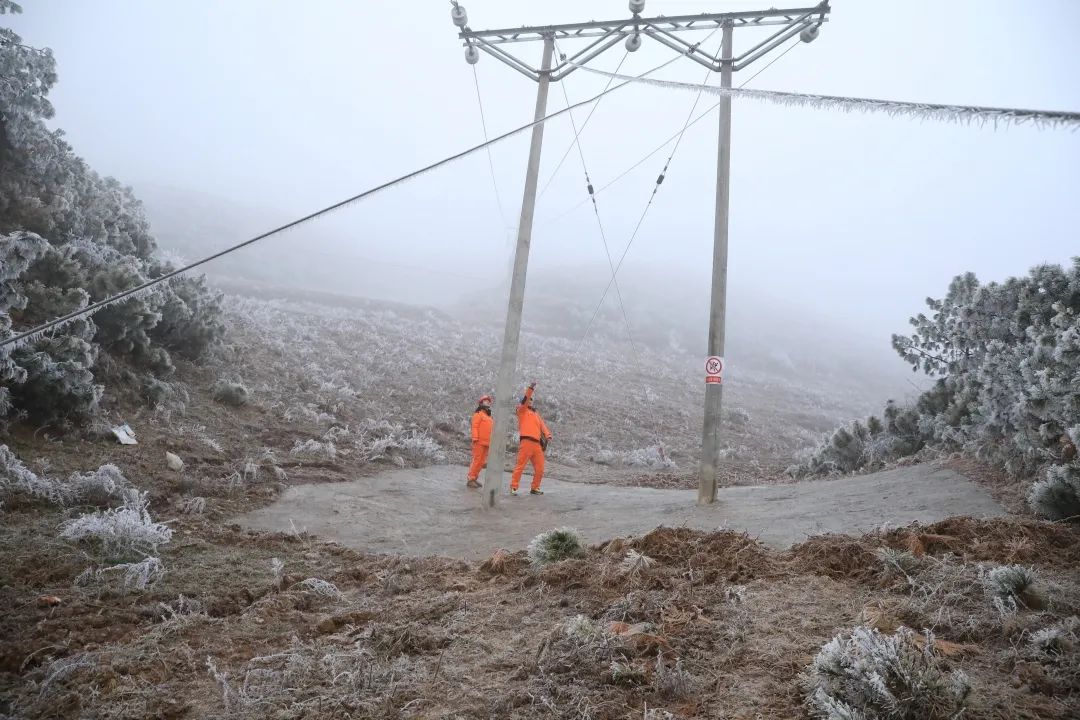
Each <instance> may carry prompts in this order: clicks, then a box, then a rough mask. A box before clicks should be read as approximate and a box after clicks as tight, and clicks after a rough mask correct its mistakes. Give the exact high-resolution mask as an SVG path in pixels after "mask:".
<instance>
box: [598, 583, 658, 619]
mask: <svg viewBox="0 0 1080 720" xmlns="http://www.w3.org/2000/svg"><path fill="white" fill-rule="evenodd" d="M667 599H668V593H666V592H664V591H658V590H634V591H631V592H629V593H627V594H626V595H624V596H623V597H621V598H619V599H618V600H616V601H615V602H613V603H612V604H611V605H610V606H608V608H607V610H605V611H604V618H605V619H607V620H611V621H616V622H624V623H642V622H647V623H659V622H660V615H661V612H662V611H663V609H664V604H665V602H666V601H667Z"/></svg>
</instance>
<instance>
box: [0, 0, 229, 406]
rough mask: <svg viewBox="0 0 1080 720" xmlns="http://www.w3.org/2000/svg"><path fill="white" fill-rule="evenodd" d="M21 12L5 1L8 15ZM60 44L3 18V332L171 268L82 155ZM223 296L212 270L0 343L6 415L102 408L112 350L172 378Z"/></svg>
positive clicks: (0, 398)
mask: <svg viewBox="0 0 1080 720" xmlns="http://www.w3.org/2000/svg"><path fill="white" fill-rule="evenodd" d="M17 12H21V8H20V7H19V6H18V5H16V4H15V3H13V2H11V1H10V0H0V17H2V16H3V15H6V14H9V13H17ZM56 79H57V76H56V64H55V60H54V58H53V55H52V52H51V51H50V50H48V49H37V48H33V47H30V46H29V45H27V44H26V43H24V42H23V40H22V38H21V37H19V36H18V35H17V34H15V33H14V32H13V31H12V30H11V29H9V28H3V27H0V338H6V337H11V336H12V334H14V333H17V332H19V331H22V330H27V329H29V328H31V327H34V326H35V325H37V324H40V323H43V322H46V321H49V320H52V319H54V318H57V317H59V316H61V315H64V314H66V313H69V312H72V311H74V310H78V309H81V308H83V307H86V306H87V305H88V304H89V303H91V302H95V301H100V300H103V299H105V298H107V297H109V296H111V295H113V294H115V293H117V292H119V291H122V290H128V289H130V288H132V287H134V286H136V285H138V284H141V283H143V282H145V281H146V280H148V279H151V278H154V277H159V276H161V275H163V274H165V273H166V272H168V271H169V270H171V269H172V268H171V267H170V266H169V265H168V264H167V263H164V262H162V261H161V260H160V259H159V258H158V255H157V245H156V243H155V242H154V239H153V237H152V236H151V234H150V228H149V223H148V222H147V220H146V217H145V215H144V213H143V210H142V205H141V203H140V202H139V201H138V200H137V199H136V198H135V197H134V195H133V194H132V192H131V189H130V188H127V187H124V186H123V185H121V184H120V183H119V182H118V181H116V180H114V179H112V178H102V177H100V176H98V175H97V174H96V173H95V172H93V171H92V170H91V169H90V168H89V167H88V166H87V165H86V163H85V162H84V161H83V160H82V159H81V158H79V157H78V156H76V155H75V153H74V152H73V150H72V148H71V146H70V145H68V143H67V142H66V141H65V140H64V137H63V133H62V132H61V131H59V130H56V131H53V130H49V128H48V127H47V126H46V125H45V123H44V121H45V120H46V119H48V118H50V117H52V115H53V108H52V105H51V104H50V103H49V100H48V93H49V90H50V89H51V88H52V86H53V85H54V84H55V83H56ZM222 330H223V328H222V323H221V308H220V300H219V298H218V297H216V296H214V295H213V294H211V293H210V292H209V291H208V290H207V289H206V286H205V283H204V281H203V279H202V278H187V277H181V278H175V279H172V280H170V281H168V282H166V283H162V284H161V285H158V286H155V287H154V288H153V289H151V290H148V291H147V292H144V293H141V294H139V295H137V296H133V297H131V298H129V299H125V300H124V301H122V302H119V303H115V304H113V305H110V306H107V307H105V308H103V309H101V310H100V311H99V312H97V313H95V314H94V316H93V318H83V319H80V320H78V321H75V322H72V323H70V324H68V325H65V326H62V327H60V328H57V329H56V330H55V331H54V332H52V333H51V334H49V335H48V336H46V337H43V338H33V339H31V340H30V341H29V342H27V343H24V344H22V345H20V346H18V347H16V348H14V349H12V348H6V349H4V350H0V417H3V416H5V415H8V414H10V413H11V412H12V411H15V412H19V413H22V414H26V415H28V416H30V417H32V418H34V419H35V420H39V421H46V422H50V421H66V420H73V419H74V420H77V419H81V418H85V417H88V416H91V415H93V414H94V413H95V412H96V411H97V402H98V399H99V398H100V396H101V388H100V387H99V385H98V384H97V383H96V382H95V374H94V373H95V365H96V363H97V360H98V357H99V354H100V352H101V350H102V348H107V349H108V352H109V354H110V355H111V356H113V357H114V358H116V359H119V360H122V361H124V362H125V363H127V364H128V365H130V366H131V367H132V368H134V369H135V370H136V371H139V372H143V373H147V374H151V375H153V376H158V377H162V376H167V375H168V374H170V373H171V372H172V371H173V363H172V359H171V356H170V353H172V352H176V353H179V354H181V355H184V356H186V357H188V358H191V359H197V358H198V357H199V356H201V355H202V354H203V353H204V352H205V351H206V350H207V349H208V348H209V347H210V346H211V345H213V344H214V343H215V342H216V341H217V339H218V338H219V337H220V336H221V334H222Z"/></svg>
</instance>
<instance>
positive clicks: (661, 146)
mask: <svg viewBox="0 0 1080 720" xmlns="http://www.w3.org/2000/svg"><path fill="white" fill-rule="evenodd" d="M801 44H802V43H801V42H799V41H798V40H795V42H793V43H792V44H791V45H789V46H788V49H787V50H785V51H784V52H782V53H780V54H779V55H777V56H776V57H775V58H773V59H772V60H770V61H769V62H768V64H767V65H765V67H763V68H761V69H760V70H758V71H757V72H756V73H754V74H753V75H751V76H750V77H749V78H747V79H746V81H745V82H743V83H742V84H741V85H739V89H742V88H744V87H746V85H747V84H748V83H749V82H750V81H751V80H753V79H754V78H756V77H757V76H758V75H760V74H761V73H763V72H765V71H766V70H768V69H769V68H770V67H772V64H773V63H775V62H776V61H777V60H779V59H780V58H782V57H784V56H785V55H787V54H788V53H789V52H791V51H792V50H793V49H795V47H797V46H798V45H801ZM718 107H720V103H719V102H716V103H713V104H712V105H711V106H710V107H709V109H708V110H706V111H705V112H703V113H701V114H700V115H698V116H697V117H696V118H694V119H693V120H691V121H690V122H689V123H688V124H687V125H686V126H685V127H684V128H683V129H682V130H679V131H678V132H676V133H675V134H674V135H672V136H671V137H669V138H668V139H667V140H664V141H663V142H662V143H660V144H659V145H657V146H656V147H655V148H653V149H652V150H650V151H649V152H648V153H647V154H645V155H644V156H643V157H641V158H640V159H639V160H638V161H637V162H635V163H634V164H633V165H631V166H630V167H628V168H626V169H625V170H623V171H622V172H621V173H619V174H618V175H616V176H615V177H614V178H612V179H611V180H609V181H608V182H607V183H605V184H604V185H601V186H600V187H599V188H597V190H596V194H597V195H599V194H600V193H602V192H604V191H605V190H607V189H608V188H609V187H611V186H612V185H614V184H615V183H617V182H619V181H620V180H622V179H623V178H624V177H626V176H627V175H629V174H630V173H632V172H633V171H635V170H637V169H638V168H639V167H641V166H642V165H643V164H644V163H645V161H647V160H648V159H649V158H651V157H652V156H653V155H655V154H656V153H658V152H660V151H661V150H663V149H664V148H666V147H667V146H668V145H670V144H671V141H672V140H678V139H681V138H682V136H683V133H685V132H686V131H687V130H688V129H689V128H692V127H693V126H694V125H697V124H698V122H699V121H701V120H702V119H704V118H705V117H706V116H707V115H710V114H711V113H712V111H713V110H715V109H716V108H718ZM587 202H588V199H586V200H582V201H581V202H579V203H578V204H577V205H575V206H574V207H572V208H570V209H569V210H566V211H565V212H563V213H561V214H559V215H556V216H555V217H554V218H552V219H551V220H547V221H545V222H544V225H551V224H554V223H557V222H559V221H560V220H562V219H563V218H565V217H566V216H568V215H570V214H571V213H572V212H574V211H575V210H577V209H578V208H579V207H581V206H582V205H584V204H585V203H587Z"/></svg>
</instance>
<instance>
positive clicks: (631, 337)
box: [551, 45, 637, 353]
mask: <svg viewBox="0 0 1080 720" xmlns="http://www.w3.org/2000/svg"><path fill="white" fill-rule="evenodd" d="M556 47H558V45H556ZM627 55H629V52H627V53H624V54H623V60H625V59H626V56H627ZM619 65H622V60H620V61H619ZM559 84H560V85H561V86H562V91H563V97H564V98H565V99H566V106H567V107H570V94H569V93H568V92H567V90H566V83H565V82H562V83H559ZM595 109H596V105H593V110H595ZM569 117H570V126H571V127H572V128H573V130H574V140H573V142H572V143H571V144H570V146H571V148H573V147H574V146H576V147H577V151H578V157H579V158H581V170H582V172H584V173H585V187H586V188H587V189H588V191H589V199H591V200H592V207H593V214H594V215H595V216H596V226H597V227H598V228H599V229H600V240H601V241H602V242H603V244H604V257H606V258H607V262H608V270H610V271H611V282H614V284H615V296H616V297H617V298H618V299H619V309H620V310H621V311H622V316H623V324H625V325H626V339H627V340H629V341H630V347H631V348H632V349H633V350H634V352H635V353H637V345H635V344H634V333H633V331H632V330H631V329H630V318H629V316H627V314H626V304H625V303H623V297H622V290H620V289H619V281H618V280H616V279H615V264H614V263H613V262H612V260H611V249H610V247H609V246H608V241H607V233H606V232H604V223H603V221H602V220H601V219H600V208H599V207H598V206H597V204H596V195H595V194H594V193H593V184H592V179H591V178H589V167H588V165H586V163H585V151H584V150H583V149H582V147H581V140H580V137H581V130H584V129H585V125H584V124H583V125H582V126H581V128H580V129H578V127H577V123H576V122H575V121H574V113H572V112H571V113H570V114H569ZM590 117H591V113H590ZM588 121H589V120H588V118H586V119H585V122H586V123H587V122H588ZM557 170H558V168H556V171H557ZM551 177H552V178H554V177H555V174H554V173H552V175H551Z"/></svg>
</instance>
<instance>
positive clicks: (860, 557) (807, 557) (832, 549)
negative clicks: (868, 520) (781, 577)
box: [789, 534, 881, 580]
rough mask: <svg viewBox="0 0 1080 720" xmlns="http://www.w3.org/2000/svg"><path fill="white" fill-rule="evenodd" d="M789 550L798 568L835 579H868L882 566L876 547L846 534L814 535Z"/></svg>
mask: <svg viewBox="0 0 1080 720" xmlns="http://www.w3.org/2000/svg"><path fill="white" fill-rule="evenodd" d="M789 552H790V557H791V558H793V559H795V560H796V561H798V562H799V564H800V565H801V569H803V570H805V571H808V572H812V573H814V574H815V575H827V576H828V577H831V578H833V579H834V580H836V579H842V578H847V579H851V580H869V579H870V578H872V577H873V576H874V575H876V574H877V573H878V572H879V569H880V567H881V562H880V560H879V559H878V556H877V554H876V553H875V549H874V548H873V547H872V546H871V545H870V544H869V543H867V542H866V541H865V540H862V539H860V538H853V537H849V536H847V535H832V534H829V535H815V536H814V537H812V538H810V539H809V540H807V541H806V542H804V543H799V544H798V545H796V546H794V547H793V548H791V550H790V551H789Z"/></svg>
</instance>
